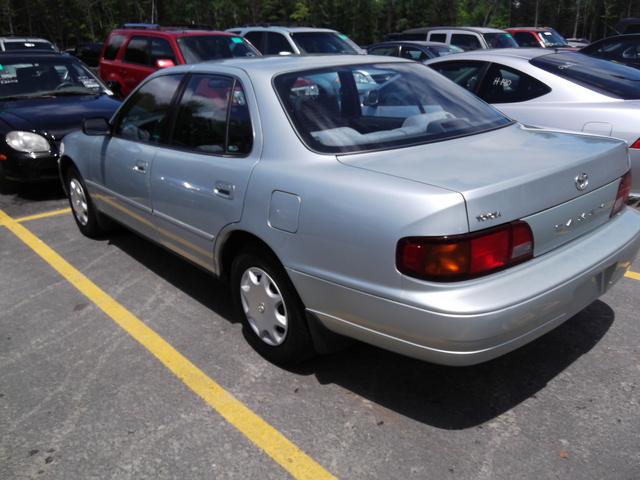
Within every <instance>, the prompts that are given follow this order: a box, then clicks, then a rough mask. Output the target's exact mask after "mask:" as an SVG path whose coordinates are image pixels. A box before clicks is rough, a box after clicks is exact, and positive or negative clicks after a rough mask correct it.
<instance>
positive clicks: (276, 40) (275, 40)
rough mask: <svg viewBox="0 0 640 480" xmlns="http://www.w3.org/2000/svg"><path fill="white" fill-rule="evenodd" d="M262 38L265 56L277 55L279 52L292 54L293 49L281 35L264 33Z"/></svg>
mask: <svg viewBox="0 0 640 480" xmlns="http://www.w3.org/2000/svg"><path fill="white" fill-rule="evenodd" d="M264 35H265V38H264V52H262V53H264V54H265V55H278V54H279V53H281V52H288V53H293V47H292V46H291V44H290V43H289V42H288V41H287V39H286V38H285V36H284V35H282V34H281V33H274V32H266V33H265V34H264Z"/></svg>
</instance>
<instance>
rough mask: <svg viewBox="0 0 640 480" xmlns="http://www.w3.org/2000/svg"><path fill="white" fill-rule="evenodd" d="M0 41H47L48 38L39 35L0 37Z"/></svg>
mask: <svg viewBox="0 0 640 480" xmlns="http://www.w3.org/2000/svg"><path fill="white" fill-rule="evenodd" d="M0 42H47V43H51V42H50V41H49V40H47V39H45V38H40V37H0Z"/></svg>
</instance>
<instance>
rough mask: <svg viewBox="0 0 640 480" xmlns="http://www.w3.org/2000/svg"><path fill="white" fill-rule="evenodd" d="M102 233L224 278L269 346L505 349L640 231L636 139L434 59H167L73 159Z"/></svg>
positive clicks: (548, 318)
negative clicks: (514, 101) (563, 125)
mask: <svg viewBox="0 0 640 480" xmlns="http://www.w3.org/2000/svg"><path fill="white" fill-rule="evenodd" d="M59 166H60V175H61V177H62V179H63V182H64V185H65V189H66V191H67V193H68V195H69V200H70V204H71V207H72V210H73V215H74V218H75V221H76V223H77V225H78V227H79V229H80V231H81V232H82V233H83V234H85V235H87V236H89V237H96V236H101V235H105V234H106V232H107V230H108V229H109V228H110V227H111V226H113V225H114V224H121V225H124V226H126V227H128V228H130V229H131V230H133V231H135V232H138V233H139V234H141V235H143V236H145V237H147V238H148V239H149V240H151V241H153V242H156V243H158V244H160V245H162V246H164V247H166V248H167V249H169V250H171V251H173V252H175V253H176V254H178V255H180V256H181V257H183V258H185V259H186V260H188V261H190V262H193V263H195V264H197V265H199V266H201V267H202V268H204V269H205V270H207V271H209V272H211V273H212V274H213V275H216V276H218V277H220V278H222V279H224V280H226V281H228V282H229V285H230V289H231V296H232V298H233V302H234V305H235V308H236V309H237V314H238V315H239V317H240V318H241V319H242V321H243V324H244V327H245V329H246V332H247V338H248V340H249V342H250V343H251V345H252V346H253V348H255V349H256V350H257V351H258V352H259V353H260V354H261V355H262V356H264V357H265V358H267V359H268V360H270V361H272V362H274V363H278V364H286V363H295V362H300V361H302V360H304V359H307V358H308V357H310V356H312V355H313V354H315V353H328V352H330V351H333V350H335V349H337V348H340V347H342V346H343V345H344V344H345V340H349V339H356V340H360V341H363V342H367V343H370V344H373V345H377V346H379V347H381V348H385V349H388V350H392V351H395V352H399V353H401V354H404V355H408V356H411V357H415V358H419V359H423V360H426V361H430V362H436V363H441V364H447V365H471V364H475V363H479V362H483V361H486V360H489V359H492V358H494V357H497V356H499V355H502V354H504V353H507V352H509V351H511V350H513V349H516V348H518V347H519V346H521V345H523V344H525V343H527V342H530V341H531V340H533V339H535V338H537V337H539V336H541V335H543V334H544V333H545V332H548V331H549V330H551V329H553V328H554V327H557V326H558V325H560V324H561V323H563V322H564V321H566V320H567V319H569V318H570V317H571V316H572V315H574V314H576V313H577V312H579V311H580V310H582V309H583V308H585V307H586V306H587V305H589V304H590V303H591V302H593V301H594V300H595V299H597V298H598V297H599V296H601V295H602V294H603V293H604V292H606V291H607V290H608V289H609V288H611V286H612V285H613V284H615V283H616V282H617V281H618V280H619V279H620V278H621V277H622V276H623V275H624V273H625V271H626V270H627V269H628V267H629V265H630V262H631V261H632V260H633V259H634V257H635V256H636V254H637V252H638V250H639V249H640V213H639V212H638V211H636V210H634V209H631V208H629V207H628V206H626V201H627V197H628V195H629V189H630V185H631V175H630V167H629V154H628V147H627V145H626V144H625V142H623V141H621V140H617V139H613V138H607V137H598V136H589V135H584V134H578V133H576V134H572V133H557V132H553V131H548V130H543V129H532V128H527V127H524V126H523V125H520V124H518V123H515V122H514V121H512V120H510V119H508V118H506V117H504V116H503V115H502V114H501V113H499V112H498V111H497V110H495V109H494V108H493V107H491V106H489V105H487V104H486V103H484V102H482V101H480V100H478V99H477V97H475V96H474V95H473V94H471V93H470V92H468V91H466V90H464V89H463V88H460V87H459V86H457V85H455V84H454V83H453V82H451V81H449V80H447V79H446V78H444V77H443V76H441V75H439V74H438V73H436V72H434V71H432V70H431V69H428V68H425V67H424V66H423V65H421V64H419V63H416V62H412V61H409V60H403V59H399V58H391V57H390V58H388V59H382V58H380V57H377V58H375V59H374V60H372V59H371V58H370V57H366V56H341V57H340V58H338V57H335V56H309V57H293V56H289V57H265V58H255V59H242V60H241V59H235V60H223V61H219V62H207V63H201V64H195V65H185V66H180V67H175V68H170V69H165V70H162V71H159V72H157V73H155V74H153V75H152V76H150V77H149V78H148V79H147V80H145V81H144V82H143V83H142V84H141V85H140V86H139V87H138V88H137V89H136V90H134V91H133V92H132V94H131V95H130V96H129V97H128V98H127V99H126V100H125V101H124V103H123V104H122V106H121V108H120V109H119V110H118V111H117V112H116V114H115V115H114V116H113V118H111V119H105V118H89V119H85V122H84V125H83V129H82V131H78V132H75V133H72V134H70V135H68V136H67V137H65V139H64V142H63V152H62V155H61V158H60V162H59Z"/></svg>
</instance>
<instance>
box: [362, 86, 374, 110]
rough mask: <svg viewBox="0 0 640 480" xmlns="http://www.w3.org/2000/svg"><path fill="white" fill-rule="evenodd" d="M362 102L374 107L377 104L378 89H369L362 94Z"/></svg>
mask: <svg viewBox="0 0 640 480" xmlns="http://www.w3.org/2000/svg"><path fill="white" fill-rule="evenodd" d="M362 104H363V105H366V106H369V107H375V106H376V105H378V90H369V91H368V92H366V93H365V94H364V99H363V100H362Z"/></svg>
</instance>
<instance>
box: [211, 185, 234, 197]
mask: <svg viewBox="0 0 640 480" xmlns="http://www.w3.org/2000/svg"><path fill="white" fill-rule="evenodd" d="M235 188H236V187H235V186H234V185H232V184H230V183H227V182H221V181H217V182H216V185H215V188H214V189H213V193H214V194H215V195H216V196H218V197H221V198H226V199H228V200H231V199H233V191H234V190H235Z"/></svg>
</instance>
